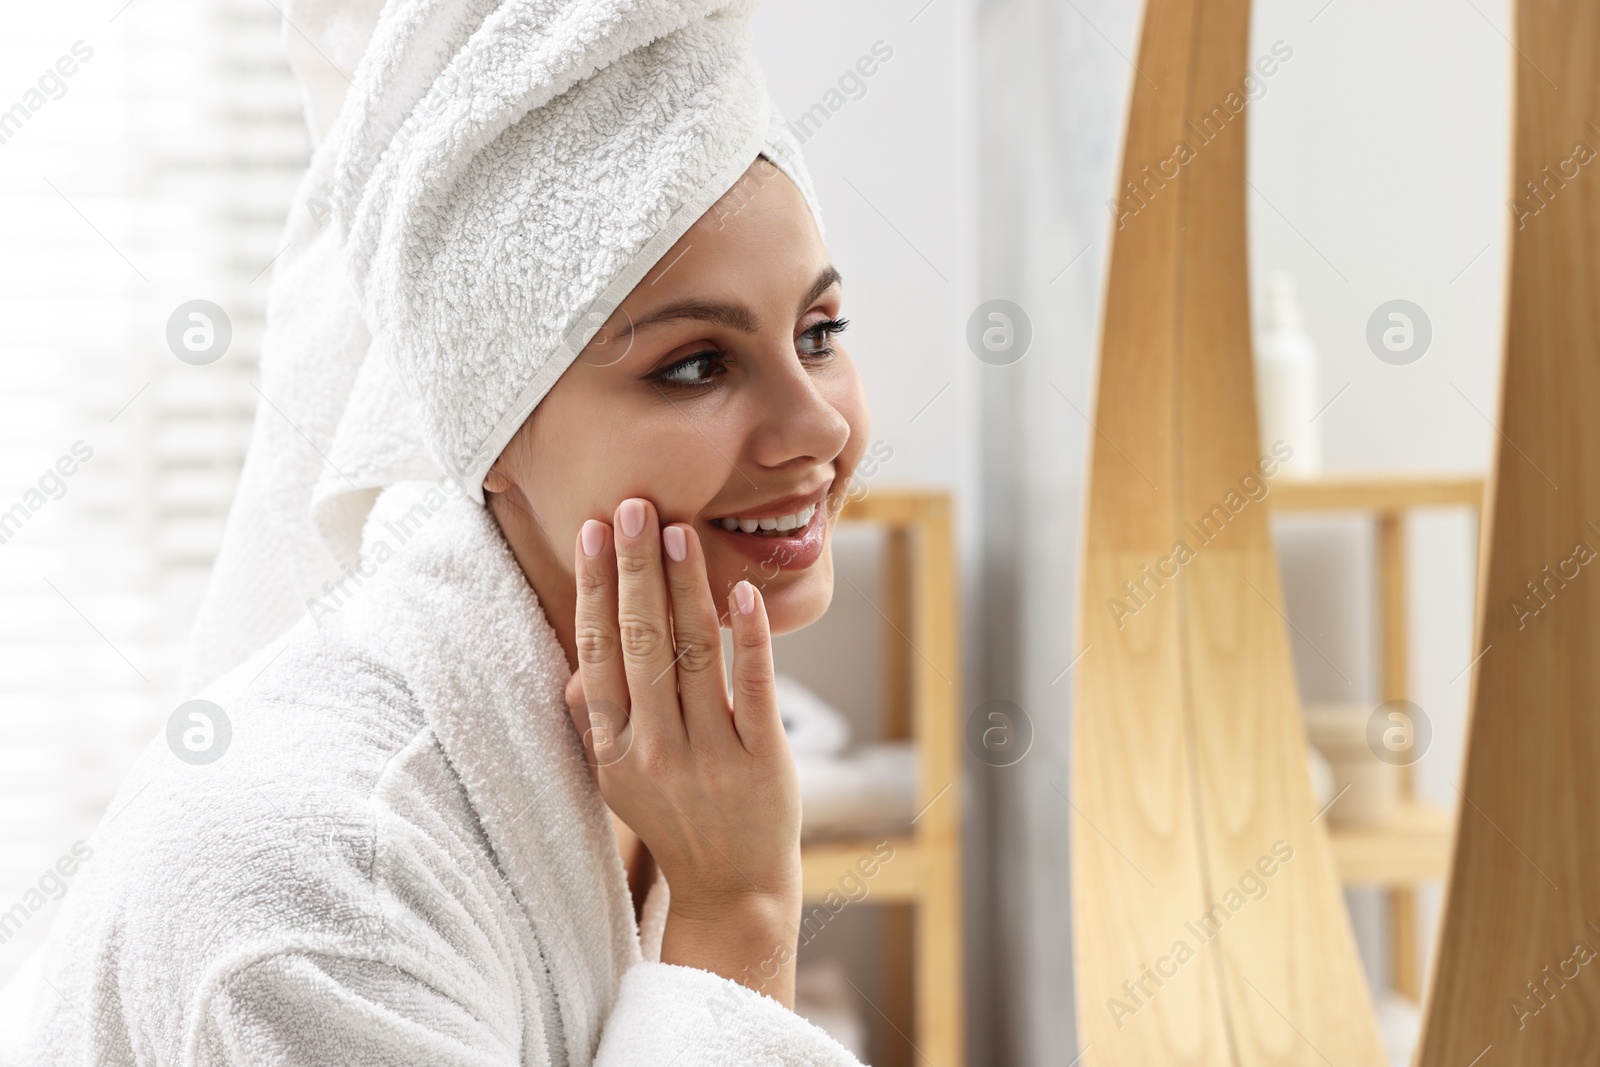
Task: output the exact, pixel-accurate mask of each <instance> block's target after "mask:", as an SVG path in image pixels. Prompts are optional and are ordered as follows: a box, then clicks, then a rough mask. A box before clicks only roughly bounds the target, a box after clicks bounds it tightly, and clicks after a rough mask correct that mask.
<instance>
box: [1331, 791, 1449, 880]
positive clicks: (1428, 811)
mask: <svg viewBox="0 0 1600 1067" xmlns="http://www.w3.org/2000/svg"><path fill="white" fill-rule="evenodd" d="M1453 822H1454V819H1453V817H1452V816H1451V814H1450V813H1449V812H1448V811H1446V810H1445V809H1443V808H1441V807H1439V806H1438V805H1436V804H1425V803H1421V802H1418V801H1402V802H1401V804H1400V807H1399V808H1398V809H1397V810H1396V811H1395V813H1394V815H1393V816H1392V817H1391V818H1390V819H1389V820H1388V821H1386V822H1382V823H1377V824H1374V825H1371V826H1339V827H1330V828H1329V838H1330V840H1331V841H1332V844H1333V859H1334V863H1335V864H1336V865H1337V866H1338V868H1339V876H1340V878H1341V879H1342V880H1343V881H1344V883H1345V884H1346V885H1390V886H1392V885H1411V884H1413V883H1416V882H1427V881H1432V880H1434V879H1440V878H1443V877H1444V876H1445V873H1446V871H1447V870H1448V869H1449V866H1450V842H1451V836H1452V829H1453V826H1452V824H1453Z"/></svg>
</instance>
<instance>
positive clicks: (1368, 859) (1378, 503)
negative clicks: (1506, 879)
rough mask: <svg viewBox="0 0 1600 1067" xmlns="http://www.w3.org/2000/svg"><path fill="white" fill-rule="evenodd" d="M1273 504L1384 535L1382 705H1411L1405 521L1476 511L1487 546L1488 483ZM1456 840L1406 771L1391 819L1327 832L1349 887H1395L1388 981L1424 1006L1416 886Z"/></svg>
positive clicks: (1440, 873)
mask: <svg viewBox="0 0 1600 1067" xmlns="http://www.w3.org/2000/svg"><path fill="white" fill-rule="evenodd" d="M1268 502H1269V505H1270V506H1271V507H1272V508H1273V509H1274V510H1276V511H1279V512H1333V511H1359V512H1365V513H1368V514H1370V515H1371V516H1372V517H1373V520H1374V522H1375V523H1376V524H1377V533H1378V634H1379V647H1380V649H1381V657H1380V662H1381V664H1382V672H1383V696H1382V699H1383V700H1406V699H1409V698H1410V690H1411V680H1410V673H1409V669H1408V663H1409V655H1410V648H1409V644H1408V641H1407V632H1408V630H1407V627H1408V626H1409V620H1410V605H1409V603H1408V600H1407V595H1406V580H1407V572H1406V526H1405V521H1406V515H1407V513H1408V512H1410V511H1413V510H1416V509H1419V508H1450V507H1462V508H1470V509H1471V510H1472V511H1473V513H1474V515H1475V516H1476V517H1477V518H1478V520H1479V536H1480V538H1481V536H1482V534H1481V530H1482V526H1481V523H1482V516H1483V504H1484V482H1483V479H1482V478H1475V477H1464V476H1460V475H1451V476H1431V475H1420V474H1381V475H1359V474H1340V475H1333V476H1329V477H1321V478H1306V479H1290V478H1284V479H1283V480H1282V481H1279V482H1277V483H1275V484H1274V485H1273V487H1272V495H1271V496H1270V497H1268ZM1453 834H1454V818H1453V815H1452V814H1451V812H1449V811H1447V810H1445V809H1443V808H1440V807H1438V806H1437V805H1432V804H1427V803H1424V802H1422V801H1419V800H1417V798H1416V789H1415V783H1414V782H1413V780H1412V775H1411V768H1410V767H1408V766H1407V767H1401V768H1400V805H1399V807H1398V809H1397V810H1396V811H1395V814H1394V816H1393V817H1392V818H1391V819H1389V820H1388V821H1387V822H1385V823H1383V824H1381V825H1378V826H1365V827H1361V828H1360V829H1353V828H1349V829H1346V828H1340V829H1333V830H1331V832H1330V834H1329V836H1330V838H1331V841H1332V844H1333V855H1334V860H1335V862H1336V863H1337V864H1338V868H1339V874H1340V876H1341V877H1342V878H1343V879H1344V881H1345V883H1346V884H1349V885H1377V886H1386V887H1388V888H1389V959H1390V979H1391V981H1392V982H1393V983H1394V987H1395V989H1396V990H1397V991H1399V992H1401V993H1404V994H1405V995H1406V996H1408V997H1410V998H1411V999H1413V1000H1416V1001H1419V1002H1420V1000H1421V998H1422V961H1421V960H1420V959H1419V958H1418V953H1417V897H1416V890H1415V888H1414V887H1415V885H1416V883H1418V882H1426V881H1432V880H1435V879H1441V878H1443V877H1444V876H1445V874H1446V873H1447V871H1448V868H1449V864H1450V846H1451V840H1452V837H1453Z"/></svg>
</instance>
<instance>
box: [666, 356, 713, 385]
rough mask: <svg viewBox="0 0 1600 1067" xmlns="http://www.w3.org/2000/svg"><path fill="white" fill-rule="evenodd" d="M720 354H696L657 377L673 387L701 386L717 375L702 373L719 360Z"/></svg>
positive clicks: (681, 360)
mask: <svg viewBox="0 0 1600 1067" xmlns="http://www.w3.org/2000/svg"><path fill="white" fill-rule="evenodd" d="M721 355H722V354H721V353H720V352H696V353H695V354H694V355H692V356H689V357H687V358H685V359H680V360H679V361H678V362H676V363H674V364H673V365H672V366H670V367H668V368H667V369H666V370H664V371H662V372H661V373H660V374H659V375H657V377H658V378H659V379H660V380H661V381H664V382H667V383H669V384H672V385H701V384H704V383H705V382H708V381H710V380H711V379H712V378H713V377H715V375H711V374H706V373H702V372H704V371H706V370H707V369H708V368H710V367H711V366H712V364H714V363H715V362H716V361H717V360H718V359H719V358H721Z"/></svg>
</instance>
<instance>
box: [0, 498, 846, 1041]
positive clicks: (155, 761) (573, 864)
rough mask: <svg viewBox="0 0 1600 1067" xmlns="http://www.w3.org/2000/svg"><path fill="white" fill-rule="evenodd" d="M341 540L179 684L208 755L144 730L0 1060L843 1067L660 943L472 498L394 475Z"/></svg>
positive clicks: (772, 1006) (556, 650)
mask: <svg viewBox="0 0 1600 1067" xmlns="http://www.w3.org/2000/svg"><path fill="white" fill-rule="evenodd" d="M363 557H364V565H363V570H364V571H365V574H362V573H357V574H356V575H354V576H353V578H352V580H350V581H349V582H347V583H346V585H345V587H344V588H343V589H336V590H333V591H332V595H330V596H327V597H323V598H321V599H320V600H319V602H318V603H316V604H313V605H310V608H311V610H312V613H313V614H314V615H315V618H313V617H312V614H308V616H307V618H306V619H305V620H303V621H302V622H301V623H300V624H299V625H297V626H296V627H295V628H294V629H293V630H291V631H290V632H289V633H288V634H287V635H286V636H285V637H284V638H281V639H280V640H278V641H276V642H274V643H273V644H272V645H270V646H268V647H267V648H265V649H264V650H262V651H261V652H260V653H258V654H257V655H256V656H255V657H253V658H252V659H251V660H249V661H247V662H246V663H244V664H243V665H242V666H240V667H239V668H237V669H235V670H233V671H231V672H229V673H228V674H227V675H225V676H224V677H223V678H221V679H220V680H218V681H217V682H216V683H214V684H213V685H211V686H209V687H208V688H207V689H206V690H205V691H203V692H201V693H200V694H198V696H200V697H203V698H205V699H208V700H211V701H213V702H215V703H216V704H217V705H218V706H219V707H220V708H222V709H223V712H224V713H225V715H226V717H227V720H228V723H229V725H230V726H231V730H232V736H231V739H230V740H229V741H228V742H227V748H226V749H225V750H224V751H223V754H222V756H221V757H220V758H218V759H216V760H215V762H212V763H210V764H205V765H195V764H192V763H190V762H186V761H185V760H182V759H180V758H178V756H177V755H176V754H175V753H174V750H173V749H172V748H171V747H169V744H168V741H167V738H166V735H165V733H163V735H162V736H160V737H158V738H156V739H155V740H153V741H152V742H151V744H150V746H149V747H148V748H147V749H146V750H145V752H144V753H143V755H142V756H141V757H140V759H139V760H138V762H137V763H136V764H135V765H134V768H133V770H132V771H131V773H130V774H129V775H128V778H127V780H126V781H125V782H124V783H123V785H122V787H121V789H120V790H119V791H118V793H117V796H116V797H115V799H114V800H113V801H112V803H111V805H110V806H109V808H108V810H107V814H106V816H105V818H104V819H103V821H102V822H101V825H100V826H99V827H98V829H96V831H95V832H94V834H93V835H92V836H91V837H90V838H89V839H88V844H89V846H90V847H91V848H92V849H93V851H92V854H91V855H90V856H89V858H88V859H87V860H86V861H85V863H84V866H83V868H82V870H81V872H80V873H79V874H78V875H77V876H76V877H75V878H74V879H73V881H72V885H71V889H70V891H69V892H68V894H67V896H66V899H65V900H64V901H63V903H62V906H61V908H60V910H59V912H58V913H57V916H56V918H55V921H54V924H53V926H52V928H51V931H50V933H49V936H48V938H47V940H46V941H45V943H44V945H43V946H42V947H41V948H40V950H39V951H38V952H36V953H35V954H34V955H33V956H32V957H31V958H30V959H29V960H28V961H27V963H26V964H25V965H24V967H23V969H22V971H21V972H20V973H19V974H18V975H17V976H16V978H15V979H14V980H13V981H12V982H11V983H10V984H9V985H8V986H7V987H6V989H5V990H4V991H3V993H0V1064H4V1065H6V1067H11V1065H24V1064H26V1065H30V1067H31V1065H41V1064H95V1065H120V1064H130V1065H131V1064H141V1065H162V1067H165V1065H191V1064H193V1065H200V1064H207V1065H209V1064H252V1065H253V1064H282V1065H290V1064H292V1065H296V1067H300V1065H326V1067H366V1065H374V1067H375V1065H379V1064H382V1065H398V1064H407V1065H418V1064H421V1065H438V1067H453V1065H462V1067H465V1065H468V1064H471V1065H485V1067H486V1065H501V1064H504V1065H510V1064H521V1065H530V1067H532V1065H537V1067H584V1065H588V1064H597V1065H603V1067H668V1065H669V1064H675V1065H677V1067H702V1065H721V1064H726V1065H729V1067H733V1065H739V1067H745V1065H751V1064H783V1065H790V1064H792V1065H815V1067H823V1065H826V1067H857V1061H856V1060H855V1058H854V1057H853V1056H852V1055H851V1054H850V1053H849V1052H847V1051H846V1050H845V1049H844V1048H843V1047H842V1046H841V1045H839V1044H838V1043H837V1042H835V1041H834V1040H833V1039H832V1038H830V1037H829V1036H828V1035H827V1034H826V1033H824V1032H823V1031H822V1030H820V1029H818V1028H817V1027H815V1026H813V1025H812V1024H810V1023H809V1022H807V1021H805V1020H804V1019H802V1018H801V1017H800V1016H798V1015H796V1014H795V1013H793V1012H792V1011H789V1010H788V1009H786V1008H784V1007H783V1006H782V1005H781V1004H779V1003H778V1002H777V1001H776V1000H773V999H771V998H770V997H767V996H765V995H763V994H760V993H757V992H754V991H752V990H750V989H748V988H746V987H745V986H743V985H740V984H738V983H736V982H733V981H730V980H729V979H726V978H723V977H720V976H718V975H715V974H713V973H711V972H709V971H705V970H700V969H697V968H692V967H683V966H677V965H673V964H667V963H661V962H660V961H659V956H660V943H661V934H662V928H663V925H664V922H665V913H666V905H667V897H668V890H667V885H666V881H665V879H664V878H663V877H661V876H660V875H659V874H658V875H657V879H656V882H655V885H654V886H653V888H652V889H651V891H650V893H649V895H648V897H647V900H646V905H645V909H644V919H643V923H642V930H641V929H640V924H636V923H635V920H634V915H633V909H632V904H631V898H630V896H629V893H628V888H627V884H626V879H625V874H624V871H623V868H622V863H621V860H620V858H619V856H618V854H617V844H616V838H615V835H614V834H613V832H612V828H611V824H610V820H609V815H608V812H607V809H606V806H605V802H604V800H603V798H602V797H601V796H600V793H599V791H598V790H597V789H596V788H595V786H594V783H593V781H592V779H591V778H590V776H589V774H588V771H587V769H586V767H585V765H584V762H583V750H582V746H581V744H580V742H579V739H578V735H577V732H576V731H575V730H574V729H573V727H572V724H571V721H570V719H569V717H568V713H567V710H566V706H565V701H564V696H563V694H564V689H565V686H566V682H567V680H568V678H569V677H570V675H571V671H570V669H569V668H568V666H567V663H566V658H565V656H564V654H563V652H562V649H561V646H560V644H559V642H558V641H557V639H556V636H555V632H554V631H553V630H552V629H551V627H550V624H549V622H548V620H547V619H546V618H545V615H544V613H543V611H542V609H541V608H540V605H539V603H538V600H537V599H536V598H535V596H534V594H533V591H532V589H531V588H530V587H529V585H528V584H527V581H526V579H525V578H524V576H523V574H522V572H521V570H520V569H519V567H518V565H517V563H516V561H515V559H514V558H513V557H512V555H511V553H510V550H509V548H508V547H507V545H506V543H505V540H504V538H503V536H502V535H501V533H500V531H499V528H498V526H497V525H496V524H495V522H494V520H493V518H492V516H490V515H489V513H488V512H487V511H486V510H485V509H484V508H483V507H482V506H480V505H478V504H476V503H473V502H471V501H470V500H466V499H464V498H461V497H453V498H452V497H450V496H448V495H447V494H446V493H445V492H442V491H441V490H440V489H438V488H436V487H433V486H429V485H427V484H426V483H418V482H408V483H401V484H399V485H396V486H393V487H391V488H389V489H388V490H386V491H385V492H384V494H383V495H382V496H381V497H380V498H379V500H378V503H377V505H376V507H375V508H374V510H373V513H372V516H371V518H370V519H369V521H368V522H367V524H366V527H365V535H364V540H363ZM358 582H359V584H358ZM218 736H219V737H220V736H221V732H220V731H219V733H218ZM180 749H181V746H180Z"/></svg>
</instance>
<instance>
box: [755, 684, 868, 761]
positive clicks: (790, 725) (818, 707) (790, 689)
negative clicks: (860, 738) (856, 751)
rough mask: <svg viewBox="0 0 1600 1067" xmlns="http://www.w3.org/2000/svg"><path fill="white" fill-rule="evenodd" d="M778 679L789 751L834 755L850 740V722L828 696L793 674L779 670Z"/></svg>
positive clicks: (778, 691) (779, 711) (798, 755)
mask: <svg viewBox="0 0 1600 1067" xmlns="http://www.w3.org/2000/svg"><path fill="white" fill-rule="evenodd" d="M773 681H774V686H773V687H774V689H776V690H777V695H778V715H779V717H780V718H781V719H782V720H783V732H784V733H785V734H787V735H788V738H789V751H790V752H792V753H793V754H794V756H795V758H796V759H798V758H799V757H801V756H832V755H837V754H838V753H840V752H843V751H844V749H845V746H846V745H848V744H849V743H850V722H849V720H848V719H846V718H845V717H844V716H843V715H841V714H840V713H839V711H838V710H837V709H836V708H835V707H834V706H833V705H832V704H829V703H828V702H827V701H826V700H823V699H822V698H821V697H819V696H817V694H816V693H814V692H812V691H811V690H810V689H808V688H806V687H805V686H804V685H802V684H801V683H800V682H799V681H798V680H797V679H795V678H794V677H793V676H792V675H788V674H783V673H782V672H779V673H778V674H777V675H776V676H775V678H774V679H773Z"/></svg>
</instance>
